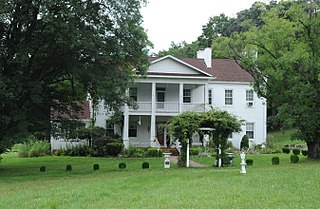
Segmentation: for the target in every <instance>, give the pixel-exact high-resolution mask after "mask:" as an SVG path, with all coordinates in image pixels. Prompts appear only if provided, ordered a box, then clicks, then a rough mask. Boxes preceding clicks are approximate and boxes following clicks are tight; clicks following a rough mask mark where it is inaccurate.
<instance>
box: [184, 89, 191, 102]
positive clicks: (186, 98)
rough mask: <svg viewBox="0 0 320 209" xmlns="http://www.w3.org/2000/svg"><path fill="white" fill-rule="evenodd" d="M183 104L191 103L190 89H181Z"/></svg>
mask: <svg viewBox="0 0 320 209" xmlns="http://www.w3.org/2000/svg"><path fill="white" fill-rule="evenodd" d="M183 103H191V89H183Z"/></svg>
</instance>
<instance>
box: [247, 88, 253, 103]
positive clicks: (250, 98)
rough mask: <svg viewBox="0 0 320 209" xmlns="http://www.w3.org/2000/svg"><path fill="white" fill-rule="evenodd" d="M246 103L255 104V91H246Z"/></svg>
mask: <svg viewBox="0 0 320 209" xmlns="http://www.w3.org/2000/svg"><path fill="white" fill-rule="evenodd" d="M246 101H247V102H253V90H247V91H246Z"/></svg>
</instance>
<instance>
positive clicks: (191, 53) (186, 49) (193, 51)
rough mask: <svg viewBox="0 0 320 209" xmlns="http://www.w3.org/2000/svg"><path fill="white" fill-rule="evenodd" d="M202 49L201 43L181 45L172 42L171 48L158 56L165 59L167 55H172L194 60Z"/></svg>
mask: <svg viewBox="0 0 320 209" xmlns="http://www.w3.org/2000/svg"><path fill="white" fill-rule="evenodd" d="M199 49H200V47H199V43H198V42H197V41H195V42H192V43H191V44H188V43H187V42H185V41H182V42H180V43H174V42H171V45H170V48H169V49H168V50H162V51H159V52H158V54H157V56H159V57H164V56H166V55H172V56H174V57H178V58H186V57H190V58H194V57H195V56H196V55H197V51H198V50H199Z"/></svg>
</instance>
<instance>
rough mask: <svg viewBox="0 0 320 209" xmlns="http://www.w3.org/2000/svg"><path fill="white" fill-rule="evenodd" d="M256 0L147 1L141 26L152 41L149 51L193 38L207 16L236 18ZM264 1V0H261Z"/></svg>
mask: <svg viewBox="0 0 320 209" xmlns="http://www.w3.org/2000/svg"><path fill="white" fill-rule="evenodd" d="M256 1H257V0H148V2H149V3H148V4H147V6H146V7H144V8H142V10H141V14H142V16H143V21H144V23H143V27H144V28H145V29H146V31H147V33H148V37H149V40H150V41H151V42H152V43H153V44H154V49H152V50H151V52H155V53H157V52H158V51H159V50H167V49H168V48H169V47H170V43H171V42H172V41H174V42H175V43H178V42H181V41H186V42H187V43H191V42H192V41H195V40H196V39H197V37H198V36H200V35H201V33H202V25H205V24H206V23H207V22H208V21H209V17H212V16H217V15H220V14H221V13H224V14H225V15H227V16H229V17H235V16H236V14H237V12H239V11H241V10H244V9H249V8H250V7H251V5H252V4H253V3H254V2H256ZM262 1H263V2H266V1H267V0H262Z"/></svg>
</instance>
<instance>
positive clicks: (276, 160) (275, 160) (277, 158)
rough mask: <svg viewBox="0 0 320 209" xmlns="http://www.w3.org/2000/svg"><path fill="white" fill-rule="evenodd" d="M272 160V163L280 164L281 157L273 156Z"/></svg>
mask: <svg viewBox="0 0 320 209" xmlns="http://www.w3.org/2000/svg"><path fill="white" fill-rule="evenodd" d="M271 161H272V165H279V163H280V158H279V157H273V158H272V159H271Z"/></svg>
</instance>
